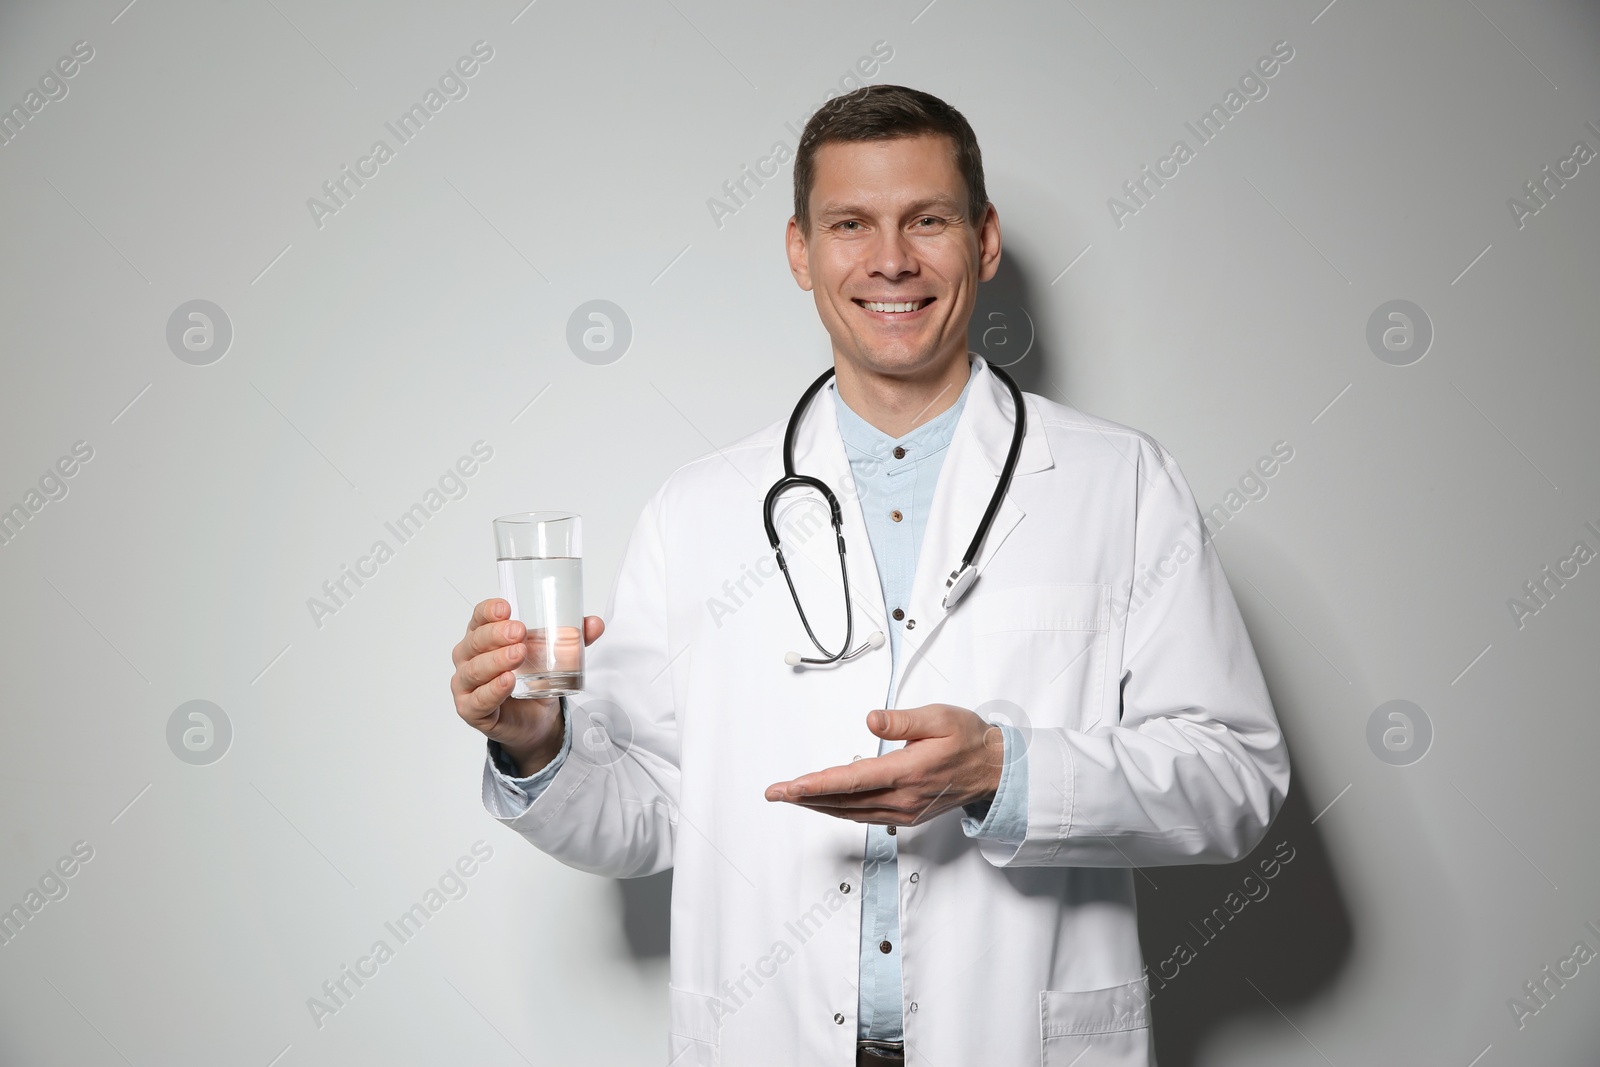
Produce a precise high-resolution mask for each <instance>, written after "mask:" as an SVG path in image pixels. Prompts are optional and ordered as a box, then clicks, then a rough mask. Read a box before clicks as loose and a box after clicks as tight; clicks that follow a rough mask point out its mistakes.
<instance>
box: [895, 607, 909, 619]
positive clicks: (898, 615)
mask: <svg viewBox="0 0 1600 1067" xmlns="http://www.w3.org/2000/svg"><path fill="white" fill-rule="evenodd" d="M905 617H906V613H905V609H904V608H895V609H894V621H895V622H899V621H900V620H901V619H903V618H905Z"/></svg>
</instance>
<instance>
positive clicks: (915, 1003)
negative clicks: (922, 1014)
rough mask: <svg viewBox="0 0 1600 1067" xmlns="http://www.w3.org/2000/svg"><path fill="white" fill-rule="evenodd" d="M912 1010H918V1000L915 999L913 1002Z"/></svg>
mask: <svg viewBox="0 0 1600 1067" xmlns="http://www.w3.org/2000/svg"><path fill="white" fill-rule="evenodd" d="M911 1010H912V1011H916V1010H917V1002H916V1001H914V1000H913V1001H912V1002H911Z"/></svg>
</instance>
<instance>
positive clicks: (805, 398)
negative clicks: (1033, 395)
mask: <svg viewBox="0 0 1600 1067" xmlns="http://www.w3.org/2000/svg"><path fill="white" fill-rule="evenodd" d="M989 370H990V372H991V373H992V374H994V376H995V377H997V378H999V379H1000V380H1001V381H1002V382H1004V383H1005V384H1006V387H1007V388H1008V389H1010V390H1011V398H1012V401H1013V402H1014V403H1015V405H1016V416H1015V425H1014V426H1013V427H1012V430H1011V449H1010V451H1008V452H1007V453H1006V462H1005V466H1003V467H1001V468H1000V484H998V485H996V486H995V487H994V495H993V496H991V497H990V498H989V507H988V510H986V511H985V512H984V513H983V521H981V522H979V523H978V529H977V532H976V533H974V534H973V535H972V543H971V544H970V545H968V546H967V552H966V555H964V556H962V557H961V565H960V566H959V567H957V568H956V569H955V570H953V571H951V572H950V577H948V578H946V579H945V583H944V589H945V593H944V601H943V606H944V607H945V609H946V610H949V609H951V608H954V607H955V606H956V603H957V601H959V600H960V599H961V598H962V597H963V596H965V595H966V592H967V590H968V589H970V588H971V587H972V583H973V581H974V580H976V578H977V576H978V572H977V571H975V570H973V568H972V561H973V560H974V559H976V558H977V557H978V552H979V551H980V550H981V549H982V548H983V539H984V537H985V536H986V535H987V534H988V533H989V526H990V524H992V523H993V522H994V517H995V513H996V512H998V511H999V510H1000V501H1001V499H1002V498H1004V496H1005V495H1006V490H1007V489H1008V488H1009V487H1010V485H1011V472H1012V470H1013V469H1014V468H1015V467H1016V465H1017V456H1018V455H1019V454H1021V452H1022V436H1023V432H1024V430H1025V424H1026V419H1027V415H1026V412H1025V411H1024V409H1023V404H1022V390H1021V389H1018V388H1017V383H1016V382H1014V381H1012V380H1011V375H1009V374H1007V373H1006V372H1005V371H1003V370H1001V369H1000V368H999V367H996V366H995V365H994V364H992V363H991V364H989ZM832 374H833V368H831V367H830V368H829V369H828V370H826V371H823V372H822V374H821V375H819V376H818V378H817V380H816V381H814V382H812V383H811V385H810V387H809V388H807V389H806V391H805V393H803V394H802V395H801V397H800V402H799V403H798V404H796V405H795V408H794V414H793V415H790V416H789V427H788V429H787V430H786V431H785V432H784V435H783V477H782V478H780V479H778V481H777V482H776V483H774V485H773V486H772V488H771V489H768V490H767V499H766V503H765V504H764V505H763V507H762V510H761V521H762V522H763V523H764V524H765V525H766V528H767V540H768V541H769V542H771V544H772V550H773V551H774V552H776V553H777V555H778V568H779V569H780V570H782V571H783V580H784V581H785V582H786V583H788V586H789V596H790V597H791V598H793V600H794V608H795V610H796V611H798V612H799V613H800V623H801V625H802V626H804V627H805V628H806V636H807V637H809V638H811V643H812V644H813V645H816V646H817V651H818V652H821V653H822V655H823V656H824V657H825V658H823V659H817V658H815V657H806V656H802V655H800V653H798V652H789V653H786V654H785V655H784V657H783V661H784V662H785V663H787V664H788V665H789V666H791V667H798V666H801V665H809V666H821V665H823V664H828V663H842V662H844V661H845V660H851V659H854V658H855V657H857V656H859V655H861V654H862V653H863V652H867V651H869V650H871V649H874V648H882V647H883V643H884V636H883V631H882V630H876V631H874V632H873V634H872V636H870V637H868V638H867V640H866V641H865V642H863V643H862V645H861V647H859V648H857V649H855V650H854V651H850V638H851V635H852V633H853V630H852V627H853V626H854V624H855V617H854V613H853V612H852V611H851V610H850V574H849V571H848V570H847V569H846V567H845V560H844V552H845V549H844V531H843V529H842V527H843V521H844V520H843V514H842V513H841V512H840V510H839V500H838V498H837V497H835V496H834V495H833V491H832V490H830V489H829V488H828V486H827V483H825V482H823V481H822V479H820V478H813V477H811V476H809V475H805V474H796V473H795V472H794V439H795V434H796V432H797V431H798V429H799V427H800V418H801V416H802V415H803V414H804V413H805V410H806V405H808V404H810V403H811V398H812V397H814V396H816V395H817V392H818V391H819V390H820V389H821V388H822V387H823V385H824V384H826V383H827V381H828V378H829V377H831V376H832ZM796 486H809V487H811V488H812V489H815V490H816V491H817V492H819V493H821V494H822V496H823V499H825V500H827V502H828V511H829V513H830V516H831V521H832V523H833V535H834V538H835V539H836V540H837V542H838V545H839V577H840V580H841V581H842V582H843V584H844V645H843V646H841V647H840V649H839V651H837V652H834V653H829V652H828V650H827V649H825V648H823V647H822V642H820V641H818V640H817V635H816V634H815V633H813V632H812V630H811V623H810V621H809V620H808V619H807V618H806V609H805V608H803V607H801V606H800V594H798V593H797V592H795V588H794V579H793V578H791V577H790V576H789V565H788V564H787V563H785V562H784V559H783V548H782V546H781V545H780V544H779V543H778V529H777V527H776V526H774V525H773V522H772V506H773V504H775V503H776V502H777V499H778V495H779V494H780V493H782V492H783V491H784V490H786V489H791V488H794V487H796Z"/></svg>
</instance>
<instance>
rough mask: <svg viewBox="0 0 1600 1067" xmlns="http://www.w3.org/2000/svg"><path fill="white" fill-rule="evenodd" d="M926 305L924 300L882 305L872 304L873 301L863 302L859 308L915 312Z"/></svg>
mask: <svg viewBox="0 0 1600 1067" xmlns="http://www.w3.org/2000/svg"><path fill="white" fill-rule="evenodd" d="M927 303H928V301H926V300H909V301H901V302H897V303H890V304H884V303H877V302H874V301H871V300H863V301H862V302H861V306H862V307H864V308H866V309H867V310H868V311H916V310H917V309H918V308H920V307H922V306H924V305H925V304H927Z"/></svg>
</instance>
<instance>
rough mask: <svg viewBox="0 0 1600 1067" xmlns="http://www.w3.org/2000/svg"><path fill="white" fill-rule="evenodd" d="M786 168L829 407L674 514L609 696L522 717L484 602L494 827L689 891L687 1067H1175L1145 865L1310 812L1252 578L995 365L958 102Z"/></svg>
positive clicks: (482, 668)
mask: <svg viewBox="0 0 1600 1067" xmlns="http://www.w3.org/2000/svg"><path fill="white" fill-rule="evenodd" d="M794 179H795V214H794V217H793V218H791V219H790V220H789V223H788V230H787V249H788V257H789V266H790V269H791V271H792V272H793V274H794V277H795V280H796V281H797V282H798V283H799V285H800V286H801V288H802V289H806V290H809V291H810V292H811V293H812V297H813V299H814V301H815V304H816V308H817V313H818V315H819V316H820V318H821V320H822V323H823V325H824V326H825V327H826V328H827V332H828V335H829V337H830V338H831V340H832V350H833V351H832V364H833V368H832V380H831V381H827V380H826V379H827V375H824V377H823V378H819V379H818V380H817V381H816V382H815V383H813V386H812V389H811V390H810V391H808V392H807V394H806V395H805V397H804V398H802V401H801V403H800V405H799V407H798V408H797V409H796V411H795V413H794V415H793V416H792V417H791V418H790V419H789V420H787V421H779V422H776V423H773V424H772V425H771V426H768V427H767V428H765V429H764V430H762V431H760V432H758V433H756V434H753V435H751V436H750V437H748V438H746V439H744V440H742V441H739V442H736V443H734V444H733V445H730V446H728V447H726V448H723V449H719V450H717V451H716V452H713V453H711V454H709V455H707V456H704V457H701V458H700V459H697V460H695V461H694V462H691V463H688V464H685V465H684V466H683V467H681V468H679V469H678V470H677V471H676V472H674V473H673V475H672V476H671V477H670V478H669V479H668V480H667V482H666V484H665V485H663V486H662V487H661V489H659V490H658V491H657V492H656V493H655V495H654V496H652V497H651V499H650V501H649V503H648V504H647V505H646V507H645V509H644V512H643V514H642V515H641V516H640V518H639V521H638V523H637V525H636V526H635V528H634V531H633V535H632V537H631V539H630V541H629V543H628V547H627V550H626V552H625V555H624V559H623V563H622V568H621V571H620V573H619V574H618V577H617V582H616V585H615V587H614V588H613V590H612V595H611V598H610V601H609V603H608V605H607V608H606V618H608V619H609V620H610V622H609V625H607V624H604V623H602V622H601V619H600V618H598V617H593V616H591V617H590V618H588V619H585V621H584V629H585V632H584V635H583V636H584V638H585V640H586V641H588V642H591V643H593V647H592V648H591V649H590V651H589V664H588V679H587V683H586V688H585V691H584V696H583V697H582V698H580V699H576V700H573V701H570V702H569V701H567V700H565V699H562V700H560V701H551V700H544V701H538V700H513V699H510V697H509V694H510V691H511V687H512V681H513V672H512V668H513V667H514V665H515V664H516V663H517V662H519V660H520V659H521V658H522V656H523V655H524V651H523V650H524V644H523V642H524V639H525V637H527V636H528V634H527V633H526V631H525V629H524V627H523V626H522V624H521V623H518V622H513V621H510V619H509V612H508V606H507V604H506V602H505V601H504V600H501V599H490V600H485V601H484V602H482V603H481V604H479V605H478V606H477V608H476V609H475V611H474V612H473V615H472V618H471V620H470V622H469V623H468V627H467V634H466V636H465V637H464V638H463V639H462V640H461V641H460V642H459V643H458V644H457V645H456V647H455V649H454V652H453V659H454V662H455V665H456V672H455V675H454V677H453V678H452V681H451V690H452V692H453V694H454V697H455V703H456V710H457V712H458V714H459V715H460V716H461V717H462V718H463V719H465V720H466V721H467V722H469V723H471V724H472V725H473V726H474V727H476V728H477V729H479V730H481V731H482V732H483V733H484V734H486V735H487V736H488V738H489V741H488V748H489V758H488V761H487V764H486V766H485V769H484V776H483V800H484V803H485V805H486V806H487V808H488V809H489V812H490V813H491V814H492V815H494V816H495V817H496V818H498V819H499V820H500V821H502V822H503V823H505V824H506V825H508V826H510V827H512V828H513V829H515V830H517V831H518V832H519V833H521V834H522V835H523V836H524V837H525V838H527V839H528V840H529V841H530V842H532V843H533V844H534V845H536V846H537V847H539V848H541V849H543V850H544V851H546V852H548V853H549V854H551V855H553V856H555V857H557V858H558V859H560V860H562V861H563V862H565V863H567V864H569V865H571V866H573V867H577V868H579V869H582V870H586V871H592V872H595V873H599V874H605V875H610V876H613V877H636V876H641V875H647V874H652V873H655V872H657V871H660V870H664V869H666V868H667V867H673V868H675V877H674V883H673V897H672V938H671V963H670V981H669V987H668V1013H669V1033H670V1036H669V1042H668V1044H669V1062H670V1063H672V1064H674V1065H675V1067H684V1065H687V1064H708V1065H709V1064H722V1065H723V1067H735V1065H745V1064H751V1065H757V1064H759V1065H762V1067H768V1065H785V1064H788V1065H795V1067H800V1065H805V1067H816V1065H833V1067H846V1065H847V1064H851V1063H855V1064H869V1065H871V1064H877V1065H890V1064H901V1063H903V1064H917V1065H919V1067H920V1065H933V1064H977V1063H982V1064H993V1065H1000V1067H1022V1065H1025V1064H1026V1065H1030V1067H1031V1065H1037V1064H1041V1063H1043V1064H1044V1065H1045V1067H1052V1065H1055V1067H1065V1065H1067V1064H1072V1065H1075V1067H1099V1065H1117V1067H1132V1065H1143V1064H1148V1063H1150V1062H1151V1048H1152V1042H1151V1033H1150V1025H1151V1023H1150V1011H1149V1000H1150V995H1149V989H1148V986H1147V984H1146V981H1145V978H1144V975H1143V963H1142V960H1141V959H1140V952H1139V941H1138V926H1137V919H1136V914H1135V899H1134V884H1133V868H1134V867H1135V866H1148V865H1156V864H1170V863H1225V862H1229V861H1232V860H1237V859H1239V858H1241V857H1243V856H1244V855H1246V854H1247V853H1248V852H1249V851H1250V850H1251V848H1253V847H1254V846H1255V845H1256V844H1257V843H1258V842H1259V840H1260V839H1261V837H1262V835H1263V834H1264V833H1265V832H1266V829H1267V827H1268V825H1269V824H1270V823H1271V821H1272V819H1273V818H1274V817H1275V815H1276V813H1277V811H1278V808H1279V806H1280V805H1281V803H1282V801H1283V797H1284V795H1285V792H1286V790H1287V788H1288V778H1289V768H1288V758H1287V754H1286V751H1285V748H1284V743H1283V737H1282V734H1281V732H1280V731H1279V728H1278V725H1277V721H1276V718H1275V716H1274V714H1273V710H1272V706H1271V703H1270V701H1269V700H1268V697H1267V693H1266V687H1265V684H1264V682H1263V680H1262V677H1261V672H1260V668H1259V666H1258V665H1257V661H1256V658H1255V654H1254V652H1253V650H1252V648H1251V645H1250V641H1249V637H1248V635H1247V634H1246V632H1245V628H1244V625H1243V622H1242V620H1241V619H1240V616H1239V612H1238V608H1237V606H1236V605H1235V603H1234V599H1233V596H1232V594H1231V592H1230V591H1229V589H1228V585H1227V581H1226V578H1225V576H1224V575H1223V572H1222V567H1221V564H1220V562H1219V561H1218V559H1217V556H1216V553H1215V551H1214V550H1213V548H1212V546H1211V544H1210V542H1209V540H1208V539H1207V538H1206V536H1205V531H1204V526H1203V524H1202V523H1201V521H1200V514H1199V509H1198V508H1197V507H1196V505H1195V500H1194V497H1193V495H1192V494H1191V493H1190V491H1189V487H1188V484H1187V483H1186V481H1185V480H1184V478H1183V476H1182V474H1181V473H1180V471H1179V469H1178V465H1177V463H1176V461H1175V460H1174V459H1173V458H1172V456H1171V455H1170V454H1169V453H1168V452H1167V451H1166V450H1165V449H1164V448H1162V446H1161V445H1160V444H1159V443H1157V442H1156V441H1155V440H1153V439H1152V438H1150V437H1149V436H1147V435H1145V434H1142V433H1140V432H1138V431H1136V430H1132V429H1129V428H1128V427H1125V426H1120V425H1117V424H1116V423H1112V422H1108V421H1106V420H1103V419H1098V418H1094V417H1092V416H1088V415H1084V414H1082V413H1080V412H1077V411H1074V410H1072V409H1070V408H1065V407H1062V406H1061V405H1058V404H1054V403H1052V402H1050V401H1048V400H1046V399H1044V398H1042V397H1039V396H1036V395H1034V394H1031V393H1030V394H1024V393H1021V392H1019V391H1016V387H1015V385H1014V384H1013V383H1011V381H1010V379H1009V378H1008V377H1006V376H1005V375H1004V373H1003V372H1002V371H1000V370H998V369H997V368H994V367H990V366H989V365H988V364H987V363H986V362H985V361H984V360H983V359H982V358H981V357H976V356H973V355H971V354H969V353H968V351H967V347H966V339H967V327H968V323H969V321H970V319H971V316H972V312H973V307H974V304H975V301H976V298H977V289H978V286H979V284H981V283H982V282H984V281H987V280H988V279H990V278H992V277H993V276H994V273H995V270H996V269H997V267H998V265H999V262H1000V254H1001V253H1000V249H1001V240H1000V221H999V215H998V213H997V211H996V210H995V207H994V205H993V204H991V203H989V201H988V196H987V193H986V191H985V188H984V182H983V166H982V160H981V156H980V154H979V151H978V145H977V140H976V138H975V137H974V135H973V132H972V129H971V127H970V126H969V125H968V123H967V121H966V120H965V119H964V118H963V117H962V116H961V114H960V113H959V112H957V111H956V110H955V109H954V108H951V107H950V106H949V105H948V104H946V103H944V102H943V101H941V100H939V99H938V98H936V97H933V96H930V95H928V94H927V93H923V92H919V91H916V90H913V89H908V88H904V87H902V86H892V85H885V86H872V87H868V88H867V89H864V90H861V91H859V92H856V93H853V94H851V95H850V96H847V97H841V98H839V99H836V100H833V101H830V102H829V103H828V104H826V105H825V106H824V107H823V108H822V109H820V110H819V111H818V112H817V114H816V115H814V116H813V117H812V118H811V120H810V121H809V122H808V123H807V125H806V129H805V132H804V134H803V136H802V139H801V143H800V146H799V150H798V152H797V155H796V160H795V172H794ZM1019 406H1020V408H1021V409H1022V410H1018V408H1019ZM794 476H798V477H794ZM780 480H782V481H780ZM769 486H770V487H772V491H771V492H770V493H769V491H768V487H769ZM823 487H832V489H833V490H834V491H835V492H836V495H835V496H830V497H829V498H828V501H829V502H828V503H825V504H824V503H821V502H820V500H821V499H822V497H821V495H820V494H822V493H823ZM763 502H765V503H766V505H767V506H768V507H769V508H771V509H772V511H770V512H763V513H762V514H763V515H766V514H771V515H773V516H774V517H773V518H772V519H771V520H769V521H763V520H758V512H761V509H762V506H763ZM830 524H831V525H832V526H834V527H836V528H837V531H838V532H837V535H836V534H835V532H834V530H833V529H830ZM769 530H770V531H771V532H770V534H769V532H768V531H769ZM780 531H781V539H782V540H781V545H780V547H781V553H782V554H775V553H774V552H773V549H772V547H771V545H770V544H769V543H768V537H769V536H773V537H778V536H780ZM847 546H848V548H849V549H851V550H853V551H847ZM750 560H756V561H757V562H756V564H755V567H754V570H753V572H752V570H751V568H750V567H748V566H746V562H747V561H750ZM780 570H781V573H782V577H783V581H781V582H780V581H775V580H771V579H773V578H775V577H777V576H778V575H779V573H780ZM752 577H753V585H752V584H751V579H752ZM730 582H732V583H734V584H735V585H736V586H737V588H738V589H739V590H740V592H741V593H742V594H743V595H742V596H741V598H740V600H739V602H738V604H737V605H736V610H735V611H734V612H733V613H732V614H731V615H730V614H729V613H728V612H727V611H726V610H722V611H713V610H708V605H711V604H712V603H713V602H716V603H718V604H721V603H722V601H721V597H722V595H723V591H724V589H725V588H726V587H727V586H728V585H729V583H730ZM602 632H604V638H603V639H600V638H601V634H602ZM863 634H865V635H868V636H867V639H866V640H865V641H861V642H860V643H859V644H857V643H856V642H857V640H858V638H859V635H863ZM572 636H573V638H574V639H576V634H575V633H574V634H573V635H572ZM541 639H542V635H541ZM808 646H809V647H814V648H815V650H816V652H815V653H813V654H808V655H806V656H802V655H801V654H799V653H797V652H794V651H792V650H793V649H795V648H804V647H808ZM833 649H837V650H838V651H837V652H835V651H832V650H833Z"/></svg>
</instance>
